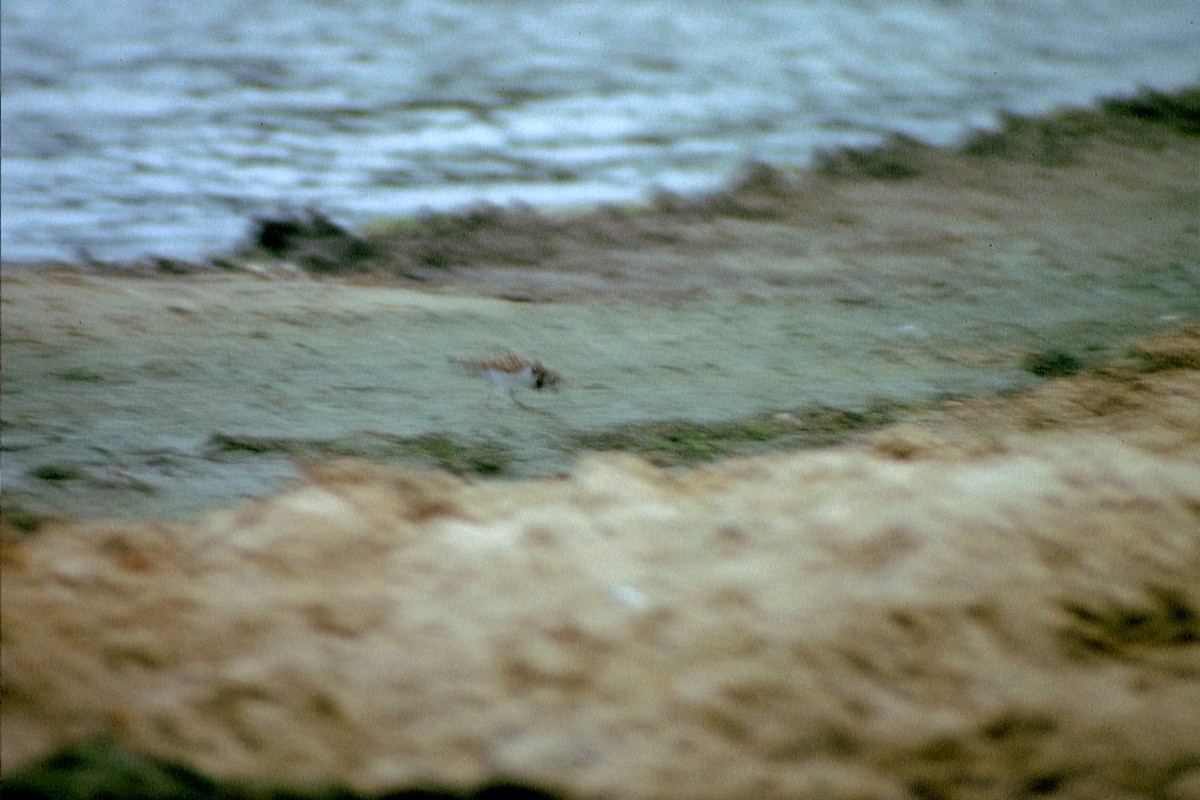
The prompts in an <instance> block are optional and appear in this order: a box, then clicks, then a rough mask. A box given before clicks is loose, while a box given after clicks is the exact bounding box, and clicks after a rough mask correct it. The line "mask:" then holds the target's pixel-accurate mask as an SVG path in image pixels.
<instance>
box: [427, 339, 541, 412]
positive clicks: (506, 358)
mask: <svg viewBox="0 0 1200 800" xmlns="http://www.w3.org/2000/svg"><path fill="white" fill-rule="evenodd" d="M450 361H451V363H454V364H458V365H459V366H460V367H464V368H465V369H466V370H467V371H469V372H471V373H473V374H475V375H478V376H479V377H481V378H483V379H484V380H485V381H487V382H488V383H490V384H491V385H492V391H495V390H496V389H497V388H500V389H508V396H509V397H511V398H512V401H513V402H514V403H516V404H517V407H518V408H523V409H525V410H526V411H537V410H538V409H536V408H530V407H529V406H527V405H525V404H524V403H522V402H521V401H520V400H518V399H517V395H516V391H517V389H534V390H540V389H552V390H554V391H556V392H557V391H558V385H559V383H561V382H562V377H561V376H560V375H559V374H558V373H557V372H555V371H554V370H552V369H547V368H546V367H544V366H542V362H540V361H538V360H537V359H534V358H526V357H525V356H521V355H518V354H516V353H508V352H505V353H496V354H495V355H491V356H488V357H487V358H480V359H472V358H451V359H450ZM491 401H492V392H488V404H489V405H491Z"/></svg>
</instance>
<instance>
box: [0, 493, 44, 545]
mask: <svg viewBox="0 0 1200 800" xmlns="http://www.w3.org/2000/svg"><path fill="white" fill-rule="evenodd" d="M48 521H49V517H46V516H43V515H41V514H37V513H35V512H33V511H30V510H29V509H27V508H25V506H23V505H21V503H19V502H17V501H15V500H13V499H12V497H11V496H10V497H5V498H3V502H2V503H0V535H7V534H10V533H15V534H17V535H20V536H27V535H29V534H33V533H37V532H38V530H40V529H41V527H42V526H43V525H45V524H46V523H47V522H48Z"/></svg>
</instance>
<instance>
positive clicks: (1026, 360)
mask: <svg viewBox="0 0 1200 800" xmlns="http://www.w3.org/2000/svg"><path fill="white" fill-rule="evenodd" d="M1021 369H1023V370H1025V371H1026V372H1029V373H1032V374H1034V375H1037V376H1038V377H1039V378H1057V377H1062V376H1064V375H1074V374H1076V373H1077V372H1079V371H1080V370H1081V369H1083V364H1082V363H1081V362H1080V361H1079V359H1078V358H1076V357H1075V356H1073V355H1071V354H1070V353H1067V352H1065V351H1063V350H1039V351H1037V352H1033V353H1027V354H1026V355H1025V356H1024V357H1023V358H1022V359H1021Z"/></svg>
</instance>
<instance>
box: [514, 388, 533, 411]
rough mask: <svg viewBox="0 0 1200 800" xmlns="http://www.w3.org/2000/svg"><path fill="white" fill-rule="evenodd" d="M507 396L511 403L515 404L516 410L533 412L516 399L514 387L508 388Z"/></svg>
mask: <svg viewBox="0 0 1200 800" xmlns="http://www.w3.org/2000/svg"><path fill="white" fill-rule="evenodd" d="M508 396H509V397H511V398H512V401H513V402H514V403H516V404H517V408H520V409H524V410H525V411H533V409H532V408H530V407H529V406H527V405H525V404H524V403H522V402H521V401H520V400H518V399H517V387H515V386H511V387H509V389H508Z"/></svg>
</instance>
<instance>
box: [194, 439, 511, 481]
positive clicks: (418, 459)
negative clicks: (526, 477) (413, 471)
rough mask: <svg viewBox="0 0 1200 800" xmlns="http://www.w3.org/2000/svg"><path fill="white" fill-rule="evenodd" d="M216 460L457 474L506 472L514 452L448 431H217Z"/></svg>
mask: <svg viewBox="0 0 1200 800" xmlns="http://www.w3.org/2000/svg"><path fill="white" fill-rule="evenodd" d="M204 452H205V455H206V456H207V457H208V458H211V459H214V460H225V461H227V460H234V459H239V458H252V457H255V456H285V457H290V458H299V459H320V458H328V457H348V458H363V459H369V460H372V461H378V462H385V463H396V464H403V465H405V466H416V467H435V468H437V469H444V470H446V471H448V472H452V473H454V474H456V475H481V476H502V475H505V474H506V473H508V472H509V470H510V467H511V463H512V454H511V452H510V451H509V449H508V448H507V447H505V446H504V445H501V444H499V443H496V442H476V443H469V442H468V443H464V442H458V441H456V440H455V439H453V438H451V437H449V436H445V435H442V434H435V433H430V434H423V435H420V436H394V435H392V434H386V433H375V432H371V431H359V432H356V433H352V434H348V435H346V436H342V437H337V438H333V439H301V438H292V437H284V436H253V435H244V434H225V433H214V434H213V435H212V436H210V437H209V439H208V442H207V443H206V444H205V447H204Z"/></svg>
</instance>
